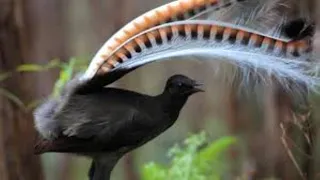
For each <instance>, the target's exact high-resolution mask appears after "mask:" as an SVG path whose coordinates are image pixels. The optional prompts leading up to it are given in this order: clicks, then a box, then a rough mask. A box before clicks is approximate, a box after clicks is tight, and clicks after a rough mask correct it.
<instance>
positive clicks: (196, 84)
mask: <svg viewBox="0 0 320 180" xmlns="http://www.w3.org/2000/svg"><path fill="white" fill-rule="evenodd" d="M201 86H203V84H202V83H197V82H195V83H194V85H193V89H192V93H197V92H204V90H203V89H201V88H200V87H201Z"/></svg>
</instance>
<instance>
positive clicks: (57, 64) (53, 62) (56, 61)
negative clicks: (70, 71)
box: [45, 59, 62, 69]
mask: <svg viewBox="0 0 320 180" xmlns="http://www.w3.org/2000/svg"><path fill="white" fill-rule="evenodd" d="M61 64H62V63H61V61H60V59H52V60H51V61H50V62H49V63H48V64H47V65H46V66H45V68H46V69H52V68H58V67H60V66H61Z"/></svg>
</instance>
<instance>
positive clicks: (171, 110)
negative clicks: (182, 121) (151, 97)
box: [156, 91, 188, 119]
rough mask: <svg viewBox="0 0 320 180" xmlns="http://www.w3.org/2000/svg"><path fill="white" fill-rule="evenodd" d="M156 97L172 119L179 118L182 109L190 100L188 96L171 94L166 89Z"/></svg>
mask: <svg viewBox="0 0 320 180" xmlns="http://www.w3.org/2000/svg"><path fill="white" fill-rule="evenodd" d="M156 98H157V99H158V100H159V101H160V104H161V106H162V108H163V110H164V111H165V113H168V114H169V115H170V117H171V119H177V117H178V116H179V112H180V110H181V109H182V107H183V105H184V104H185V103H186V101H187V100H188V96H181V95H176V94H171V93H169V92H167V91H164V92H163V93H162V94H160V95H158V96H157V97H156Z"/></svg>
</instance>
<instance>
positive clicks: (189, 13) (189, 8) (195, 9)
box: [85, 0, 252, 78]
mask: <svg viewBox="0 0 320 180" xmlns="http://www.w3.org/2000/svg"><path fill="white" fill-rule="evenodd" d="M242 1H245V0H230V1H226V2H225V1H224V0H178V1H173V2H171V3H168V4H165V5H163V6H160V7H158V8H155V9H152V10H150V11H149V12H146V13H144V14H142V15H141V16H139V17H137V18H136V19H134V20H132V21H131V22H129V23H128V24H127V25H125V26H124V27H123V28H121V29H120V30H119V31H118V32H116V33H115V34H114V35H113V36H112V37H111V38H110V39H109V40H108V41H107V42H106V43H105V44H104V45H103V46H102V47H101V48H100V50H99V52H98V53H97V54H96V55H95V57H94V58H93V59H92V63H91V64H90V69H94V68H98V66H99V65H100V64H99V62H101V61H102V59H105V58H107V57H109V56H110V55H111V53H112V52H113V51H114V50H115V49H116V48H117V47H118V46H120V45H121V44H123V43H124V42H125V41H127V40H128V39H130V38H132V37H134V36H135V35H137V34H139V33H141V32H143V31H145V30H147V29H149V28H152V27H155V26H158V25H161V24H165V23H169V22H174V21H184V20H188V19H191V18H194V17H195V16H197V15H198V14H199V13H205V12H214V11H217V10H221V9H223V8H227V7H230V6H236V4H238V3H241V2H242ZM251 1H252V0H251ZM85 76H86V77H87V78H88V77H92V76H93V74H92V73H91V71H87V72H86V75H85Z"/></svg>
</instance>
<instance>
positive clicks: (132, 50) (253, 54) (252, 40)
mask: <svg viewBox="0 0 320 180" xmlns="http://www.w3.org/2000/svg"><path fill="white" fill-rule="evenodd" d="M178 56H183V57H184V56H198V57H199V59H203V60H222V61H228V62H231V63H236V65H237V66H239V67H241V68H245V67H252V68H253V69H258V70H261V69H262V70H264V71H266V72H268V73H269V74H270V75H271V74H272V75H274V76H275V77H277V78H279V79H281V80H282V79H283V80H288V79H293V80H294V81H296V82H303V83H306V84H307V85H308V86H310V87H312V86H314V85H315V84H317V83H318V78H316V77H314V76H312V75H310V74H309V71H312V72H314V70H315V67H316V65H315V64H314V63H313V62H312V61H311V41H310V40H307V39H304V40H299V41H292V42H288V41H283V40H280V39H275V38H272V37H266V36H264V35H262V34H259V33H256V32H255V31H246V30H244V29H237V28H234V27H233V26H227V24H224V26H222V25H221V24H208V23H207V22H203V23H199V21H195V23H192V21H188V22H173V23H168V24H164V25H160V26H158V27H154V28H151V29H149V30H147V31H145V32H143V33H140V34H138V35H136V36H135V37H133V38H131V39H129V40H128V41H126V42H125V43H124V44H123V45H121V46H119V47H118V48H117V49H116V50H115V51H114V52H113V53H112V55H111V56H110V57H108V58H106V59H104V60H103V61H101V62H99V64H101V65H100V67H99V68H98V71H96V75H97V76H99V77H101V76H104V77H105V78H108V76H110V75H112V74H115V73H118V72H124V74H125V73H126V72H129V71H130V70H131V69H135V68H137V67H140V66H143V65H145V64H147V63H151V62H154V61H162V60H167V59H172V58H173V57H178ZM88 71H93V69H90V68H89V69H88ZM124 74H123V75H124Z"/></svg>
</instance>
